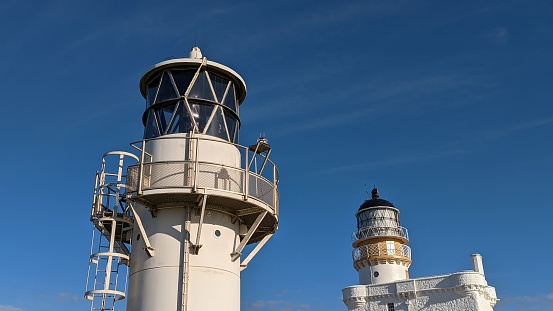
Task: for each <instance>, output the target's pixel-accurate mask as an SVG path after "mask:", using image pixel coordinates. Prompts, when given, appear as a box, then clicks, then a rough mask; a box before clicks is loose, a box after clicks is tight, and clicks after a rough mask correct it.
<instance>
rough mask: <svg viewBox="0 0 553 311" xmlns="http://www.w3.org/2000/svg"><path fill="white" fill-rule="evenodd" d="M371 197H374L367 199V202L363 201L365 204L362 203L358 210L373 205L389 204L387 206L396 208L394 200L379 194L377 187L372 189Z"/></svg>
mask: <svg viewBox="0 0 553 311" xmlns="http://www.w3.org/2000/svg"><path fill="white" fill-rule="evenodd" d="M371 197H372V198H371V199H370V200H366V201H365V202H363V204H361V206H360V207H359V210H358V212H359V211H362V210H364V209H366V208H371V207H376V206H387V207H393V208H395V206H394V204H393V203H392V202H390V201H388V200H384V199H381V198H380V195H379V194H378V189H376V188H374V189H373V190H372V191H371Z"/></svg>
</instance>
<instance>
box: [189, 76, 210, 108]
mask: <svg viewBox="0 0 553 311" xmlns="http://www.w3.org/2000/svg"><path fill="white" fill-rule="evenodd" d="M188 98H202V99H207V100H210V101H215V97H213V92H212V91H211V87H210V86H209V81H208V80H207V76H206V72H205V71H202V72H201V73H200V74H199V75H198V78H197V79H196V81H195V82H194V86H192V89H191V90H190V93H189V94H188Z"/></svg>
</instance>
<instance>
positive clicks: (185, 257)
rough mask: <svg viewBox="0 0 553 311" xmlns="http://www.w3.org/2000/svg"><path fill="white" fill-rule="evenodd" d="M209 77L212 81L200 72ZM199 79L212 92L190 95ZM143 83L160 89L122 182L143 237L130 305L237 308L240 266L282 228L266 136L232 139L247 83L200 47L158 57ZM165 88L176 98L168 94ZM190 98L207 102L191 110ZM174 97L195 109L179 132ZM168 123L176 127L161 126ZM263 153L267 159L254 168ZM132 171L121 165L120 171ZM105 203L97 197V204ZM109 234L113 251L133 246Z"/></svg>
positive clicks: (183, 310)
mask: <svg viewBox="0 0 553 311" xmlns="http://www.w3.org/2000/svg"><path fill="white" fill-rule="evenodd" d="M179 72H180V73H182V72H187V73H186V75H185V76H186V77H190V79H191V82H190V84H189V85H188V86H187V85H186V83H188V82H186V81H187V80H186V79H183V78H182V77H183V76H182V75H181V76H180V77H181V78H180V80H178V79H177V78H175V77H179V76H178V73H179ZM190 72H195V73H194V74H190ZM173 74H174V75H173ZM160 76H163V77H168V78H160ZM192 76H193V77H192ZM200 76H201V77H202V79H204V78H205V77H207V80H196V79H199V77H200ZM156 79H157V80H156ZM177 80H178V83H179V85H178V86H177ZM155 81H162V82H159V84H156V83H157V82H155ZM166 81H170V84H166ZM196 81H200V82H201V81H204V82H205V84H200V82H199V84H195V83H196ZM220 81H228V82H227V84H225V83H224V82H220ZM204 82H201V83H204ZM164 83H165V87H166V88H165V90H164V91H162V87H163V85H164ZM156 85H157V88H156ZM171 85H172V86H171ZM192 85H194V87H196V85H200V86H201V87H203V88H204V89H203V90H206V89H205V88H207V90H208V91H207V93H205V94H203V95H202V96H204V97H194V98H189V97H188V96H189V94H190V92H191V90H192V88H193V87H192ZM173 88H174V90H172V89H173ZM177 89H178V90H177ZM140 90H141V92H142V94H143V95H144V96H145V98H146V97H147V96H146V95H147V94H146V93H147V91H148V92H151V93H150V95H151V96H153V97H152V98H150V97H148V98H147V99H146V100H147V103H148V107H147V109H149V110H147V111H150V112H148V114H147V115H148V118H150V117H151V118H150V120H154V121H152V123H148V124H153V127H148V124H145V128H146V131H145V133H146V134H145V137H147V139H146V138H145V139H144V140H142V141H141V142H138V143H133V144H132V146H133V147H135V148H136V149H137V150H138V152H139V153H140V156H139V157H136V156H133V157H134V158H135V159H136V160H138V159H139V161H138V162H139V163H138V164H136V165H134V166H131V167H129V169H128V173H127V174H128V175H129V177H128V180H127V182H126V183H124V182H123V183H120V184H122V186H121V187H123V188H124V189H127V188H128V189H129V191H128V192H127V191H124V192H122V193H124V194H125V195H124V196H121V197H120V198H119V199H118V200H119V202H121V203H124V204H122V206H124V207H125V211H126V212H127V213H128V214H129V215H131V216H132V220H133V221H131V224H132V226H133V229H132V233H131V232H129V233H128V234H126V235H125V236H126V237H128V242H129V243H130V241H132V242H133V243H134V248H133V249H132V253H131V254H130V276H129V288H128V295H127V297H128V302H127V310H129V311H145V310H148V311H150V310H156V311H175V310H180V311H189V310H192V311H197V310H223V311H238V310H239V309H240V271H241V270H243V269H244V268H245V267H246V266H247V264H248V263H249V261H250V260H251V259H252V258H253V257H254V256H255V254H257V252H258V251H259V250H260V249H261V247H262V246H264V245H265V243H266V242H267V241H268V240H269V238H270V237H271V236H272V235H273V233H274V232H275V231H276V229H277V224H278V202H279V196H278V191H277V183H278V170H277V168H276V166H275V165H274V163H273V162H272V161H271V160H269V155H270V152H271V148H270V147H269V145H268V144H267V141H266V140H264V141H262V142H261V143H260V142H258V144H257V145H256V147H255V148H254V149H252V147H244V146H239V145H237V144H234V143H233V142H235V141H237V140H236V137H237V136H235V135H234V134H235V133H237V129H238V128H239V126H240V122H239V121H240V120H239V113H238V112H239V109H238V106H239V105H240V104H241V103H242V101H243V100H244V98H245V95H246V85H245V83H244V81H243V79H242V78H241V77H240V75H238V74H237V73H236V72H234V71H233V70H232V69H230V68H228V67H226V66H223V65H221V64H218V63H215V62H211V61H208V60H207V59H206V58H205V57H203V56H202V53H201V51H200V50H199V48H197V47H195V48H193V49H192V51H191V52H190V58H181V59H172V60H167V61H164V62H161V63H159V64H156V65H155V66H154V67H153V68H151V69H150V70H149V71H148V72H146V73H145V74H144V76H143V77H142V79H141V81H140ZM183 90H186V91H185V92H184V94H183V93H182V91H183ZM195 90H196V91H197V89H195ZM209 90H210V91H209ZM173 91H176V92H173ZM162 92H168V93H167V94H171V96H173V95H176V97H174V98H173V97H171V98H167V97H160V96H162V95H161V94H162ZM194 94H195V93H194ZM206 94H207V95H206ZM179 96H180V97H179ZM194 96H198V95H194ZM211 96H214V97H215V99H214V100H212V99H210V98H211ZM227 96H228V100H229V101H230V102H229V101H227V100H226V98H227ZM158 97H159V98H160V99H159V101H157V100H158ZM189 100H190V101H191V102H193V103H194V105H196V106H195V107H196V108H194V109H198V110H194V111H192V109H191V105H190V104H189ZM233 100H234V101H235V104H236V105H234V102H233ZM172 101H179V102H180V103H181V104H182V105H184V106H179V107H183V108H184V109H186V113H182V112H181V115H179V117H180V118H181V119H179V122H180V123H178V125H179V127H177V128H172V129H171V132H170V131H169V124H173V122H172V121H174V120H177V119H176V115H177V111H178V109H174V108H168V107H172V106H171V105H172ZM181 104H179V105H181ZM160 107H161V108H160ZM201 107H203V108H202V109H204V110H200V108H201ZM165 108H167V111H171V110H170V109H174V110H172V111H173V112H171V114H170V115H169V113H170V112H167V111H161V110H160V109H165ZM212 108H213V109H212ZM179 109H180V108H179ZM160 111H161V112H160ZM209 111H210V113H208V112H209ZM153 113H156V114H153ZM159 113H162V114H164V115H162V116H160V115H159ZM165 113H167V115H165ZM194 113H196V114H194ZM159 120H161V121H159ZM168 120H169V121H168ZM167 121H168V122H167ZM164 122H165V123H164ZM187 122H188V123H187ZM212 122H213V124H214V126H217V125H219V128H218V130H214V128H216V127H214V128H212V127H210V124H211V123H212ZM216 122H218V123H216ZM161 124H164V125H163V126H167V128H166V129H162V128H160V125H161ZM222 128H224V129H225V132H222V131H221V129H222ZM149 129H152V130H151V131H149ZM175 129H178V130H175ZM148 131H149V132H148ZM179 131H182V132H179ZM186 131H189V132H186ZM169 133H171V134H169ZM210 134H211V135H210ZM212 135H214V136H212ZM221 137H222V138H224V139H221ZM243 156H244V157H245V158H244V159H242V157H243ZM257 158H259V159H260V163H261V168H260V170H259V171H251V170H250V165H251V163H252V161H253V162H255V163H257ZM266 167H267V169H265V168H266ZM123 171H124V170H123V169H122V167H120V169H119V175H121V174H122V172H123ZM97 180H99V182H101V181H102V177H101V176H100V177H97ZM95 193H96V192H95ZM98 193H101V192H98ZM95 198H96V194H95ZM95 202H96V201H95ZM102 209H103V207H102V205H101V204H97V203H95V204H94V208H93V211H101V210H102ZM128 228H130V226H128ZM112 236H113V235H111V236H109V237H112ZM110 243H111V244H110V245H114V246H113V247H112V248H111V249H110V251H112V252H115V251H119V250H122V251H124V250H125V245H122V246H121V245H119V244H117V243H114V242H113V241H110ZM252 243H258V244H257V245H256V246H255V247H254V249H253V251H252V252H250V254H248V256H247V257H246V259H245V260H244V261H243V262H242V264H240V260H239V259H240V256H241V255H242V251H243V249H244V247H245V246H246V245H247V244H252ZM154 250H155V253H154ZM130 252H131V251H129V250H127V252H125V254H127V257H123V256H115V255H112V257H117V258H123V259H125V260H126V261H127V263H128V261H129V258H128V253H130ZM101 254H103V253H101ZM105 283H106V282H104V284H105ZM107 283H110V281H109V278H108V281H107ZM105 293H108V292H107V290H106V292H105ZM122 297H124V295H123V296H122ZM98 310H100V309H98ZM106 310H107V309H106Z"/></svg>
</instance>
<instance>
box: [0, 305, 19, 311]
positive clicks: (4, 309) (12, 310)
mask: <svg viewBox="0 0 553 311" xmlns="http://www.w3.org/2000/svg"><path fill="white" fill-rule="evenodd" d="M0 311H23V309H21V308H18V307H14V306H10V305H0Z"/></svg>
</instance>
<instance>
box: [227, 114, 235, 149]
mask: <svg viewBox="0 0 553 311" xmlns="http://www.w3.org/2000/svg"><path fill="white" fill-rule="evenodd" d="M225 121H226V122H227V129H228V134H229V136H230V137H229V138H230V141H231V142H233V143H236V141H237V139H236V123H237V121H236V119H235V118H234V116H231V115H230V113H225Z"/></svg>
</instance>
